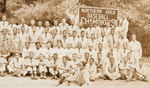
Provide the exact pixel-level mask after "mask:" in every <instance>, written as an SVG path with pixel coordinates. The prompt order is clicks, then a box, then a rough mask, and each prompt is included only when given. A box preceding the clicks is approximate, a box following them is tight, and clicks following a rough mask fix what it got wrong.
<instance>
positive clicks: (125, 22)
mask: <svg viewBox="0 0 150 88" xmlns="http://www.w3.org/2000/svg"><path fill="white" fill-rule="evenodd" d="M126 15H127V14H126V13H123V14H122V21H121V24H120V25H121V30H122V32H123V33H124V38H127V32H128V26H129V22H128V20H127V16H126Z"/></svg>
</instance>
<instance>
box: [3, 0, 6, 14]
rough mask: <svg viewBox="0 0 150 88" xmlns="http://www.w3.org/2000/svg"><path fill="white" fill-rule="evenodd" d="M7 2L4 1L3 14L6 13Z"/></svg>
mask: <svg viewBox="0 0 150 88" xmlns="http://www.w3.org/2000/svg"><path fill="white" fill-rule="evenodd" d="M6 2H7V0H4V1H3V8H2V12H3V13H5V12H6Z"/></svg>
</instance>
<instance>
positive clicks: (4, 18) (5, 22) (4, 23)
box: [0, 15, 9, 30]
mask: <svg viewBox="0 0 150 88" xmlns="http://www.w3.org/2000/svg"><path fill="white" fill-rule="evenodd" d="M8 25H9V23H8V22H7V17H6V15H3V16H2V21H1V22H0V27H1V29H0V30H2V29H4V28H7V27H8Z"/></svg>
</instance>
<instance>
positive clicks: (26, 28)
mask: <svg viewBox="0 0 150 88" xmlns="http://www.w3.org/2000/svg"><path fill="white" fill-rule="evenodd" d="M22 27H24V28H25V32H28V31H29V30H28V25H27V24H26V22H25V19H24V18H22V19H21V24H20V25H19V28H20V29H21V28H22Z"/></svg>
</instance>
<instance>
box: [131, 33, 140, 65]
mask: <svg viewBox="0 0 150 88" xmlns="http://www.w3.org/2000/svg"><path fill="white" fill-rule="evenodd" d="M129 45H130V50H131V52H132V55H133V60H134V62H135V64H139V60H140V59H141V58H142V47H141V43H140V42H139V41H137V40H136V35H135V34H132V41H131V42H130V43H129Z"/></svg>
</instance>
